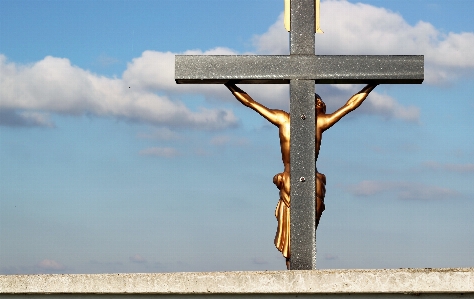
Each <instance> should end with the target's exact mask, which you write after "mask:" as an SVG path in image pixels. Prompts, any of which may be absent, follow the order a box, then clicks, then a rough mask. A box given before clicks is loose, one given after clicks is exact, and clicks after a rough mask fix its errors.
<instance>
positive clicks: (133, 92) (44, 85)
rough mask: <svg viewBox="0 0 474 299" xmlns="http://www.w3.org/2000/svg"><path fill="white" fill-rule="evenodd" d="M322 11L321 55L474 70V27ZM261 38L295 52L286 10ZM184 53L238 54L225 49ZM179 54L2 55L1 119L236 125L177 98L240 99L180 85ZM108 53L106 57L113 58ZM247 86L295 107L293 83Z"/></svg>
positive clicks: (393, 114)
mask: <svg viewBox="0 0 474 299" xmlns="http://www.w3.org/2000/svg"><path fill="white" fill-rule="evenodd" d="M321 10H322V12H323V14H322V19H321V22H322V23H321V26H322V28H323V30H324V31H325V33H324V34H318V35H317V36H316V38H317V51H316V52H317V54H348V55H349V54H407V55H412V54H423V55H425V83H428V84H440V83H443V82H448V81H450V80H453V79H455V78H457V77H458V76H459V75H460V74H462V73H464V72H471V71H472V70H473V69H474V51H472V48H474V33H472V32H463V33H454V32H450V33H448V34H443V33H441V32H440V31H439V30H437V29H436V28H435V27H434V26H433V25H431V24H429V23H426V22H423V21H420V22H418V23H417V24H415V25H410V24H408V23H407V22H406V21H405V20H404V19H403V17H402V16H400V15H399V14H397V13H394V12H391V11H389V10H387V9H384V8H379V7H375V6H372V5H367V4H361V3H357V4H353V3H349V2H347V1H324V2H323V3H322V4H321ZM354 15H356V16H357V18H354ZM253 41H254V45H255V48H256V50H257V53H259V54H288V32H286V30H285V29H284V27H283V22H282V15H280V17H279V18H278V20H277V22H275V23H274V24H273V25H271V26H270V27H269V29H268V31H267V32H266V33H264V34H262V35H259V36H255V37H254V39H253ZM180 54H186V55H191V54H194V55H234V54H238V53H237V52H235V51H233V50H231V49H228V48H223V47H217V48H214V49H211V50H208V51H201V50H189V51H186V52H184V53H180ZM174 55H175V53H172V52H156V51H145V52H143V53H142V55H141V56H140V57H137V58H134V59H133V60H132V61H131V62H129V63H128V65H127V69H126V70H125V71H124V73H123V75H122V77H121V78H108V77H104V76H100V75H97V74H93V73H91V72H89V71H87V70H84V69H81V68H79V67H77V66H74V65H72V64H71V62H70V61H69V60H68V59H66V58H58V57H51V56H48V57H45V58H44V59H43V60H41V61H38V62H36V63H33V64H30V65H18V64H15V63H13V62H8V61H7V59H6V57H5V56H4V55H1V54H0V113H3V114H2V115H8V116H9V117H8V118H5V119H6V120H8V121H6V120H3V121H2V123H0V125H17V126H20V125H22V126H46V127H51V126H54V124H53V122H52V121H51V120H50V118H49V115H50V114H51V113H56V114H67V115H82V114H92V115H97V116H112V117H117V118H123V119H128V120H134V121H141V122H146V123H150V124H152V125H158V126H161V127H170V128H176V127H186V128H197V129H222V128H226V127H229V126H235V125H236V124H237V118H236V117H235V116H234V114H233V113H232V111H230V110H227V109H219V108H216V109H206V108H203V107H201V108H198V109H197V111H193V110H191V109H189V108H188V107H187V106H186V105H185V104H184V103H183V102H181V101H179V100H177V99H178V98H179V96H181V95H184V94H200V95H203V96H205V97H206V98H207V99H213V100H216V99H217V100H218V101H227V102H229V101H235V99H234V98H233V97H232V95H230V93H229V91H228V90H227V89H226V88H225V87H223V86H216V85H207V84H203V85H188V84H176V83H175V81H174ZM105 58H106V59H104V60H105V61H106V63H109V62H113V61H111V59H109V58H107V57H105ZM318 88H319V89H320V90H324V91H325V93H322V94H321V95H322V96H323V98H335V95H337V94H339V93H338V91H343V90H344V89H346V91H347V90H352V91H354V92H355V91H356V90H355V89H354V88H356V87H355V86H336V87H334V86H329V87H322V88H321V87H318ZM244 89H245V90H246V91H247V92H249V94H251V95H252V97H253V98H254V99H255V100H257V101H259V102H261V103H262V104H264V105H267V106H269V107H271V108H277V109H285V110H287V109H288V107H289V101H288V97H289V92H288V86H287V85H258V86H255V85H254V86H245V87H244ZM319 92H320V91H318V93H319ZM345 97H346V95H345V94H344V97H340V98H339V99H337V100H336V102H334V104H332V105H334V107H328V108H329V109H331V108H334V109H337V108H339V107H340V105H342V104H343V103H344V100H347V99H345ZM336 104H337V105H339V106H337V105H336ZM329 106H330V105H329ZM336 106H337V107H336ZM360 110H361V111H363V112H365V113H369V114H376V115H382V116H383V117H385V118H396V119H401V120H404V121H409V122H418V119H419V110H418V108H417V107H415V106H403V105H401V104H400V103H398V102H397V101H396V100H395V99H393V98H391V97H389V96H387V95H381V94H378V93H377V91H375V92H373V93H372V94H371V95H370V96H369V98H368V99H367V101H366V103H365V104H364V105H363V106H362V107H361V108H360ZM5 111H7V112H5ZM328 111H329V110H328Z"/></svg>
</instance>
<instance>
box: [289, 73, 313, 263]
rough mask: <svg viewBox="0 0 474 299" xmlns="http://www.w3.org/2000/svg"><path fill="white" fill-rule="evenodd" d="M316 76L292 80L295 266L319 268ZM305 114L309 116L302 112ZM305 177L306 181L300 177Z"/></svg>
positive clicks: (291, 162) (292, 183) (292, 182)
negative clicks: (303, 116)
mask: <svg viewBox="0 0 474 299" xmlns="http://www.w3.org/2000/svg"><path fill="white" fill-rule="evenodd" d="M314 106H315V99H314V81H313V80H291V83H290V115H291V116H292V117H291V128H290V132H291V133H290V136H291V155H290V167H291V177H290V181H291V197H290V198H291V209H290V219H291V221H290V226H291V229H290V232H291V234H290V238H291V239H290V249H291V266H290V268H291V270H315V269H316V229H315V221H316V213H315V200H314V190H315V188H316V182H315V178H316V174H315V160H316V159H315V157H316V149H315V146H314V145H315V143H316V141H315V139H316V136H315V132H314V128H315V127H316V125H315V124H316V115H315V110H314ZM302 114H304V115H305V119H302V118H301V115H302ZM301 177H304V178H305V179H304V182H303V181H300V178H301Z"/></svg>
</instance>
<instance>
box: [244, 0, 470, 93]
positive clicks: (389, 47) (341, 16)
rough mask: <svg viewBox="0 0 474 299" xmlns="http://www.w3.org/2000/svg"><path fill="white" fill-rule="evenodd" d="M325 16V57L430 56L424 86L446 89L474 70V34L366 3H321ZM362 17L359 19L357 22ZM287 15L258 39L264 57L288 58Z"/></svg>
mask: <svg viewBox="0 0 474 299" xmlns="http://www.w3.org/2000/svg"><path fill="white" fill-rule="evenodd" d="M321 11H324V16H323V17H322V19H321V28H322V29H323V30H324V34H317V35H316V38H317V46H316V53H317V54H320V55H375V54H377V55H425V81H424V82H425V83H428V84H440V83H441V84H443V83H445V82H446V81H450V80H453V79H455V78H458V77H459V75H461V74H463V72H464V71H472V70H473V69H474V51H472V48H473V47H474V33H472V32H461V33H454V32H449V33H447V34H444V33H442V32H441V31H439V30H438V29H436V28H435V27H434V26H433V25H432V24H430V23H427V22H423V21H419V22H418V23H417V24H415V25H414V26H412V25H410V24H408V23H407V22H406V21H405V20H404V19H403V17H402V16H401V15H399V14H397V13H394V12H392V11H389V10H387V9H385V8H381V7H375V6H372V5H368V4H363V3H356V4H353V3H349V2H347V1H340V0H331V1H324V2H322V3H321ZM354 16H357V18H354ZM282 24H283V15H280V17H279V18H278V20H277V21H276V22H275V23H274V24H273V25H272V26H271V27H270V28H269V30H268V31H267V32H266V33H264V34H262V35H257V36H255V37H254V39H253V43H254V45H255V47H256V48H257V51H258V52H259V53H264V54H288V53H289V50H288V32H287V31H286V30H285V29H284V28H283V25H282Z"/></svg>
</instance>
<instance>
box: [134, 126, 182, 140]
mask: <svg viewBox="0 0 474 299" xmlns="http://www.w3.org/2000/svg"><path fill="white" fill-rule="evenodd" d="M138 137H139V138H145V139H158V140H174V139H180V138H181V137H180V135H179V134H178V133H176V132H174V131H172V130H170V129H169V128H155V129H153V131H152V132H150V133H145V132H142V133H138Z"/></svg>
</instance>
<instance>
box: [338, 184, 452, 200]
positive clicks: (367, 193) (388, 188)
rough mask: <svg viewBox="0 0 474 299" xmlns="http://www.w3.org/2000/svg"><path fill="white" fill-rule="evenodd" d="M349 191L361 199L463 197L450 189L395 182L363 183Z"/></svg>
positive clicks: (349, 188) (351, 187) (441, 198)
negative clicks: (377, 197) (391, 195)
mask: <svg viewBox="0 0 474 299" xmlns="http://www.w3.org/2000/svg"><path fill="white" fill-rule="evenodd" d="M347 191H349V193H351V194H353V195H355V196H361V197H371V196H375V195H381V194H382V193H391V194H394V195H395V196H396V197H397V198H398V199H404V200H443V199H450V198H456V197H459V196H461V194H460V193H459V192H457V191H455V190H452V189H449V188H443V187H437V186H428V185H424V184H420V183H412V182H393V181H387V182H386V181H369V180H368V181H362V182H360V183H358V184H355V185H352V186H349V187H348V188H347Z"/></svg>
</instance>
